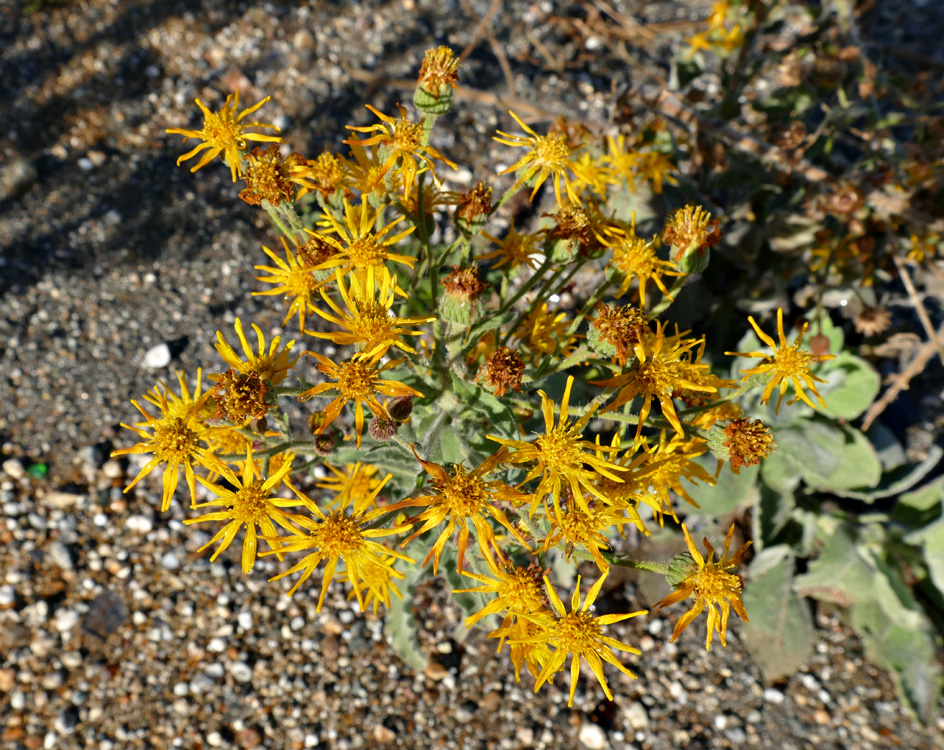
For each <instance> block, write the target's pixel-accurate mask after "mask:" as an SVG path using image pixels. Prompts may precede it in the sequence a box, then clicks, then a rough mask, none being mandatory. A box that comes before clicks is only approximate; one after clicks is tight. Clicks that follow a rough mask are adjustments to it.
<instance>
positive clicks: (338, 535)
mask: <svg viewBox="0 0 944 750" xmlns="http://www.w3.org/2000/svg"><path fill="white" fill-rule="evenodd" d="M392 476H393V475H392V474H388V475H387V476H386V477H385V478H384V480H383V481H382V482H380V484H379V485H378V486H377V487H376V488H375V489H374V490H373V492H371V493H370V494H369V495H359V496H357V497H354V496H353V495H352V494H351V493H350V491H348V492H346V493H345V494H344V496H343V497H342V498H341V504H340V507H339V508H338V509H337V510H334V511H332V512H331V513H330V514H329V515H325V514H324V513H322V512H321V510H320V509H319V508H318V505H317V504H316V503H314V502H313V501H312V500H311V498H309V497H308V496H307V495H304V494H302V493H301V492H299V491H298V490H297V489H296V488H295V487H294V486H293V487H292V490H293V491H294V492H295V494H296V495H297V496H298V499H299V500H301V501H302V504H303V505H304V506H305V507H306V508H308V510H309V512H310V513H311V514H312V517H311V518H305V517H298V518H296V519H293V520H295V522H296V523H297V524H298V525H299V526H302V527H303V528H304V529H306V531H305V532H302V533H297V534H295V535H294V536H288V537H283V538H282V543H283V546H282V547H281V548H280V549H279V550H278V551H279V552H282V553H284V552H307V551H308V550H313V551H312V552H310V553H309V554H308V555H306V556H305V557H303V558H302V559H301V561H300V562H299V563H297V564H296V565H293V566H292V567H291V568H289V569H288V570H286V571H285V572H284V573H279V574H278V575H277V576H274V577H273V578H270V579H269V580H270V581H277V580H279V579H280V578H285V577H286V576H289V575H292V574H293V573H298V572H299V571H302V575H301V577H300V578H299V579H298V580H297V581H296V582H295V585H294V586H292V588H291V589H289V592H288V595H289V596H292V594H294V593H295V592H296V591H297V590H298V587H299V586H301V585H302V584H303V583H304V582H305V581H307V580H308V579H309V578H310V577H311V575H312V573H314V572H315V570H317V568H318V566H320V565H321V563H322V562H325V563H326V564H325V569H324V573H323V574H322V582H321V595H320V596H319V597H318V607H317V610H318V611H319V612H320V611H321V607H322V606H323V605H324V598H325V594H327V593H328V586H329V585H330V584H331V581H332V579H333V578H334V574H335V572H336V571H337V567H338V563H343V564H344V570H345V572H346V573H347V578H348V580H349V581H350V582H351V586H352V587H353V589H354V594H355V596H357V602H358V604H360V607H361V611H362V612H363V611H364V609H365V608H366V604H365V601H364V592H363V587H364V586H366V587H367V589H368V590H369V591H372V592H373V593H374V596H375V597H377V598H378V599H380V600H381V601H384V602H386V601H389V592H388V587H389V580H390V578H391V577H392V578H400V579H402V578H404V576H403V574H402V573H399V572H398V571H396V570H395V569H394V568H393V560H394V559H398V560H405V561H406V562H410V563H412V562H413V560H412V559H411V558H409V557H407V556H406V555H403V554H401V553H399V552H395V551H394V550H391V549H390V548H389V547H386V546H384V545H383V544H381V543H380V542H375V541H373V540H374V539H379V538H380V537H385V536H391V535H393V534H399V533H401V532H403V531H406V530H407V529H409V528H410V526H409V524H394V525H393V526H390V527H388V528H371V524H372V523H373V522H374V521H376V520H378V519H379V518H380V517H381V516H383V515H385V514H386V513H387V509H386V508H377V509H375V510H370V507H371V506H372V505H373V504H374V501H375V500H376V497H377V494H378V493H379V492H380V490H381V489H382V488H383V486H384V485H385V484H386V483H387V482H388V481H389V480H390V478H391V477H392ZM271 554H275V551H274V550H273V551H269V552H263V553H261V555H262V556H265V555H271ZM378 567H379V568H382V569H383V570H384V571H385V572H386V573H387V575H386V576H384V575H379V574H378V570H377V568H378Z"/></svg>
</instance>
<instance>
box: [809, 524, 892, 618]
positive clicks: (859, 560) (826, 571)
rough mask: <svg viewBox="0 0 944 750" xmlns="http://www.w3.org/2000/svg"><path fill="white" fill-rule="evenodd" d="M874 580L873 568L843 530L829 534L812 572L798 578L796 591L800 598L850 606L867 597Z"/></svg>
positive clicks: (813, 562) (812, 563) (811, 568)
mask: <svg viewBox="0 0 944 750" xmlns="http://www.w3.org/2000/svg"><path fill="white" fill-rule="evenodd" d="M873 578H874V571H873V569H872V567H871V566H870V565H869V563H868V562H867V561H866V560H865V559H864V558H863V557H862V556H861V555H860V554H859V552H858V551H857V549H856V546H855V544H854V542H853V540H852V537H851V536H850V535H849V533H848V531H846V529H844V528H842V527H840V528H838V529H836V530H835V531H833V532H832V533H830V534H829V536H828V537H827V539H826V545H825V546H824V547H823V549H822V551H821V552H820V554H819V556H818V557H817V558H816V559H814V560H812V561H811V562H810V564H809V569H808V572H807V573H805V574H803V575H799V576H797V577H796V581H795V582H794V588H795V589H796V591H797V593H798V594H799V595H800V596H812V597H814V598H816V599H820V600H822V601H827V602H833V603H835V604H840V605H842V606H845V607H848V606H851V605H852V604H853V603H855V602H856V601H857V600H860V599H861V598H862V597H863V592H865V591H867V590H868V588H869V587H870V586H871V585H872V581H873Z"/></svg>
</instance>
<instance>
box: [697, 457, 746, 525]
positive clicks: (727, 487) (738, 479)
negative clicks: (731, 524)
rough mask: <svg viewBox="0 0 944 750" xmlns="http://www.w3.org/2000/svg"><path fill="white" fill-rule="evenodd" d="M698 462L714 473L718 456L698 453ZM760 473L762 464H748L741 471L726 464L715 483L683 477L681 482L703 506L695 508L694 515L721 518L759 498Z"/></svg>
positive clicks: (710, 472)
mask: <svg viewBox="0 0 944 750" xmlns="http://www.w3.org/2000/svg"><path fill="white" fill-rule="evenodd" d="M695 463H697V464H699V465H700V466H702V467H703V468H704V469H705V471H707V472H708V473H709V474H711V475H714V473H715V466H716V465H717V459H715V458H714V456H712V455H711V454H706V455H704V456H699V457H698V458H696V459H695ZM759 474H760V466H748V467H746V468H743V469H741V473H740V474H735V473H734V472H733V471H731V470H730V468H729V467H728V466H724V467H722V469H721V474H720V475H719V476H718V480H717V484H715V485H714V486H711V485H709V484H705V483H704V482H698V483H697V484H696V483H695V482H692V481H690V480H689V479H686V478H684V477H683V478H682V483H683V486H685V489H687V490H688V492H689V494H690V495H691V496H692V497H693V498H695V501H696V502H697V503H698V505H699V506H700V507H699V508H698V509H697V510H695V511H694V513H695V514H697V515H699V516H706V517H708V518H720V517H721V516H724V515H727V514H728V513H731V512H733V511H735V510H737V509H738V508H742V507H750V506H753V505H754V503H755V502H756V501H757V499H758V497H759V493H758V490H757V478H758V476H759Z"/></svg>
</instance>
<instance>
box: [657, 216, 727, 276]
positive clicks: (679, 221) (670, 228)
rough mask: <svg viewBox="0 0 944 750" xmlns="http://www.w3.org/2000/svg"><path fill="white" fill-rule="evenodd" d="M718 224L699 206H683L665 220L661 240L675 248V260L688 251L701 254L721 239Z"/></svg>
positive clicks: (718, 222) (688, 252)
mask: <svg viewBox="0 0 944 750" xmlns="http://www.w3.org/2000/svg"><path fill="white" fill-rule="evenodd" d="M720 224H721V222H720V221H718V220H717V219H712V218H711V214H710V213H708V212H707V211H706V210H705V209H704V208H702V207H701V206H694V205H687V206H683V207H682V208H680V209H678V210H677V211H675V212H674V213H673V214H672V216H670V217H669V219H668V221H666V223H665V229H664V231H663V232H662V241H663V242H664V243H665V244H666V245H669V246H671V247H672V248H674V249H675V250H676V253H675V258H674V260H675V261H676V262H678V261H679V260H681V259H682V257H683V256H685V255H688V254H690V253H697V254H698V255H699V256H701V255H703V254H704V252H705V250H707V249H708V248H710V247H714V246H715V245H717V244H718V243H719V242H720V241H721V229H720Z"/></svg>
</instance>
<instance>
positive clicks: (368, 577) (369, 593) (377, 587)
mask: <svg viewBox="0 0 944 750" xmlns="http://www.w3.org/2000/svg"><path fill="white" fill-rule="evenodd" d="M395 562H396V558H395V557H394V556H393V555H390V554H388V555H384V556H383V557H381V559H380V562H373V561H371V562H368V563H367V564H366V565H364V567H363V569H362V570H361V575H362V576H363V581H364V585H365V586H366V587H367V590H366V591H364V602H363V606H362V608H361V611H362V612H366V611H367V608H368V607H370V608H371V609H372V610H373V612H374V614H377V610H378V609H379V608H380V605H381V604H383V605H384V607H389V606H390V593H391V592H393V593H394V594H395V595H396V597H397V599H402V598H403V594H401V593H400V591H399V589H397V587H396V586H394V585H393V584H392V581H393V579H394V578H399V579H400V580H403V579H404V578H406V576H405V575H403V574H402V573H400V572H399V571H398V570H396V568H394V567H393V563H395ZM352 596H357V590H356V589H352V590H351V592H350V593H349V594H348V595H347V598H348V599H350V598H351V597H352Z"/></svg>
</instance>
